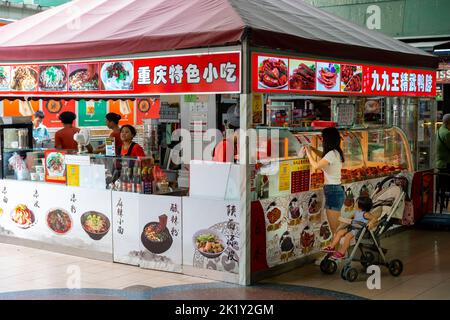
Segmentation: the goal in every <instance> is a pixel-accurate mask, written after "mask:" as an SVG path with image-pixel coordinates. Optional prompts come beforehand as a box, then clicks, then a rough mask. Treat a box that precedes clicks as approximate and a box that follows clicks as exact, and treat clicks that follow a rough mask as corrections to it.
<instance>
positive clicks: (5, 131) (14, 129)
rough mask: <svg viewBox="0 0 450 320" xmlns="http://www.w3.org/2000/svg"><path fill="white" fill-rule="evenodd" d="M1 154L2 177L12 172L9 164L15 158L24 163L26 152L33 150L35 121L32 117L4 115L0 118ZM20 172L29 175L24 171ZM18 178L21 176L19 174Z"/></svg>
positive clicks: (0, 173)
mask: <svg viewBox="0 0 450 320" xmlns="http://www.w3.org/2000/svg"><path fill="white" fill-rule="evenodd" d="M0 149H1V150H0V154H1V160H2V165H1V172H0V175H1V178H2V179H4V178H5V176H6V175H8V174H10V170H9V169H8V166H9V165H10V162H9V161H11V162H13V161H14V160H15V159H16V160H17V161H18V162H19V163H22V162H24V161H25V158H26V153H27V152H28V151H30V150H33V123H32V122H31V117H3V118H0ZM19 174H23V175H25V178H26V176H27V172H26V171H23V172H21V173H19ZM18 178H21V177H20V176H18Z"/></svg>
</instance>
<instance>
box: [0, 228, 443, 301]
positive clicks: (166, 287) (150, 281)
mask: <svg viewBox="0 0 450 320" xmlns="http://www.w3.org/2000/svg"><path fill="white" fill-rule="evenodd" d="M449 243H450V232H448V231H447V232H442V231H424V230H410V231H407V232H403V233H400V234H397V235H395V236H393V237H391V238H388V239H385V240H384V242H383V246H384V247H386V248H388V249H390V250H389V252H388V258H390V259H394V258H398V259H401V260H402V261H403V263H404V273H403V274H402V275H401V276H400V277H398V278H394V277H392V276H391V275H390V274H389V272H388V271H387V270H386V269H385V268H382V279H381V281H382V282H381V290H369V289H368V288H367V285H366V279H367V275H364V274H362V275H360V278H359V279H358V280H357V281H356V282H354V283H348V282H346V281H343V280H342V279H341V278H340V275H339V272H337V273H336V274H335V275H332V276H327V275H323V274H322V273H321V272H320V270H319V267H318V266H316V265H307V266H305V267H302V268H299V269H297V270H294V271H292V272H289V273H286V274H283V275H280V276H276V277H273V278H271V279H268V280H265V281H263V282H261V283H260V284H258V285H256V286H252V287H240V286H235V285H229V284H224V283H218V282H214V281H210V280H206V279H201V278H195V277H190V276H185V275H181V274H173V273H165V272H158V271H152V270H143V269H139V268H137V267H133V266H126V265H121V264H113V263H110V262H102V261H96V260H89V259H85V258H79V257H74V256H67V255H62V254H57V253H52V252H48V251H42V250H37V249H32V248H26V247H19V246H13V245H7V244H0V299H16V298H19V299H21V298H22V299H33V298H39V297H42V296H43V295H44V296H45V298H48V299H57V298H61V297H62V298H64V297H66V298H68V299H77V298H80V299H81V298H84V299H105V298H106V299H179V297H180V294H181V296H183V297H184V298H185V299H208V298H211V299H267V298H270V297H272V299H273V297H277V298H279V299H285V300H287V299H355V298H357V297H363V298H369V299H450V246H449V245H448V244H449ZM355 265H356V264H355ZM78 274H79V277H77V275H78ZM77 278H78V279H79V282H78V283H79V288H81V290H78V291H77V290H68V289H71V288H73V287H74V280H76V279H77ZM75 287H77V286H75ZM77 288H78V287H77ZM61 289H62V290H61ZM36 290H37V291H36ZM180 292H183V293H180ZM224 295H225V296H224Z"/></svg>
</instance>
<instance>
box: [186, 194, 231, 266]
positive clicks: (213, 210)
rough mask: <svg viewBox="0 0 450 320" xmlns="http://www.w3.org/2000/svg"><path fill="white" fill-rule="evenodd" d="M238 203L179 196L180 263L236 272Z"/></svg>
mask: <svg viewBox="0 0 450 320" xmlns="http://www.w3.org/2000/svg"><path fill="white" fill-rule="evenodd" d="M239 219H240V213H239V202H227V201H219V200H205V199H194V198H183V265H185V266H191V267H193V268H195V269H198V270H207V269H208V270H215V271H220V272H224V273H229V274H238V273H239V259H240V226H239Z"/></svg>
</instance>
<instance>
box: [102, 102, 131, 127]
mask: <svg viewBox="0 0 450 320" xmlns="http://www.w3.org/2000/svg"><path fill="white" fill-rule="evenodd" d="M108 106H109V112H114V113H117V114H120V115H121V116H122V119H121V120H120V122H119V126H123V125H125V124H131V125H134V101H133V100H109V101H108Z"/></svg>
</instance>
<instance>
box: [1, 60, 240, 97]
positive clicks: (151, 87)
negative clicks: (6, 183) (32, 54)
mask: <svg viewBox="0 0 450 320" xmlns="http://www.w3.org/2000/svg"><path fill="white" fill-rule="evenodd" d="M240 69H241V54H240V52H224V53H208V54H193V55H183V56H165V57H154V58H139V59H128V60H103V61H89V62H86V61H73V62H68V63H65V64H64V63H54V64H51V63H46V64H45V65H44V64H43V65H40V64H27V65H25V64H19V65H0V72H1V73H2V74H3V76H4V79H5V81H3V82H2V83H1V84H0V94H1V95H3V96H23V95H45V96H74V95H76V96H87V95H103V96H120V95H137V96H143V95H148V94H202V93H240V88H241V85H240Z"/></svg>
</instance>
